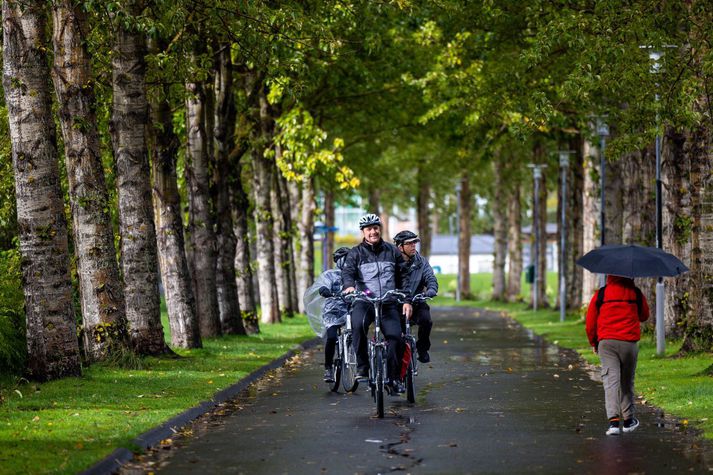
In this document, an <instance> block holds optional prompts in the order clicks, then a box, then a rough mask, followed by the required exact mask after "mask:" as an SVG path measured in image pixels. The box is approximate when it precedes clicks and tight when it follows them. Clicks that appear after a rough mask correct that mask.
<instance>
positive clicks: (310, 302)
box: [304, 269, 349, 337]
mask: <svg viewBox="0 0 713 475" xmlns="http://www.w3.org/2000/svg"><path fill="white" fill-rule="evenodd" d="M322 287H327V288H328V289H329V290H330V292H331V293H332V294H336V295H339V293H340V292H341V291H342V272H341V271H340V270H338V269H330V270H328V271H325V272H323V273H322V275H320V276H319V277H317V280H315V282H314V284H312V285H311V286H310V287H309V288H308V289H307V290H306V291H305V295H304V304H305V313H306V314H307V320H309V324H310V326H311V327H312V330H314V332H315V333H316V334H317V335H319V336H320V337H324V332H325V329H327V328H329V327H331V326H334V325H340V326H341V325H344V323H346V321H347V315H348V314H349V304H347V303H346V302H345V301H344V300H342V298H341V297H329V298H324V297H322V296H321V295H319V289H320V288H322Z"/></svg>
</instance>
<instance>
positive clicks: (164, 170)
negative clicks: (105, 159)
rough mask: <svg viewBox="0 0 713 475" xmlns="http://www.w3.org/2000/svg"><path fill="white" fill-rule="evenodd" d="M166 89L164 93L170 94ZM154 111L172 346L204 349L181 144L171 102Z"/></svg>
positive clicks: (157, 211) (157, 202)
mask: <svg viewBox="0 0 713 475" xmlns="http://www.w3.org/2000/svg"><path fill="white" fill-rule="evenodd" d="M166 89H168V88H167V87H165V88H164V93H166V94H167V93H168V91H167V90H166ZM150 110H151V122H152V124H153V128H152V130H153V137H154V138H153V154H152V155H153V162H152V169H153V183H154V187H153V205H154V221H155V223H156V242H157V244H158V258H159V264H160V268H161V281H162V283H163V289H164V295H165V299H166V308H167V310H168V324H169V327H170V329H171V345H172V346H174V347H177V348H201V347H202V346H203V344H202V342H201V335H200V329H199V327H198V317H197V316H196V307H195V299H194V296H193V287H192V285H191V276H190V273H189V272H188V262H187V260H186V253H185V245H184V240H183V221H182V218H181V198H180V195H179V193H178V176H177V172H176V161H177V156H178V147H179V146H180V144H179V141H178V137H177V136H176V133H175V132H174V130H173V115H172V113H171V107H170V105H169V103H168V100H167V99H157V100H156V101H155V102H154V103H153V104H152V106H151V109H150Z"/></svg>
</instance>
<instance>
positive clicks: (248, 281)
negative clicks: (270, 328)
mask: <svg viewBox="0 0 713 475" xmlns="http://www.w3.org/2000/svg"><path fill="white" fill-rule="evenodd" d="M243 157H244V154H242V155H237V154H236V155H235V156H234V159H233V160H231V163H232V166H231V170H230V198H231V201H232V207H231V208H232V213H233V231H234V234H235V280H236V283H237V287H238V301H239V302H240V310H241V314H242V320H243V325H244V326H245V331H246V332H247V333H248V334H250V335H253V334H256V333H259V332H260V326H259V323H258V318H257V305H256V301H255V286H254V285H253V271H252V266H251V262H250V242H249V238H248V235H249V233H248V216H249V213H250V201H249V200H248V195H247V193H246V192H245V189H244V188H243V181H242V167H243V162H242V160H243Z"/></svg>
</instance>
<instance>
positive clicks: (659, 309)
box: [640, 45, 676, 356]
mask: <svg viewBox="0 0 713 475" xmlns="http://www.w3.org/2000/svg"><path fill="white" fill-rule="evenodd" d="M675 47H676V46H675V45H664V46H663V48H675ZM640 48H642V49H648V50H649V59H650V60H651V69H650V72H651V74H658V73H659V71H660V70H661V63H660V62H659V60H660V59H661V58H662V57H663V55H664V51H663V50H659V49H656V48H653V47H651V46H640ZM656 86H657V88H658V82H657V83H656ZM654 100H655V101H656V247H657V248H659V249H663V201H662V199H663V194H662V188H663V186H662V182H661V134H660V133H659V130H658V127H659V111H658V102H659V93H658V91H657V92H656V93H655V95H654ZM665 303H666V288H665V286H664V281H663V277H659V278H658V280H657V282H656V354H657V355H658V356H663V355H664V354H665V353H666V326H665V324H664V304H665Z"/></svg>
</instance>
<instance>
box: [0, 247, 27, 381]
mask: <svg viewBox="0 0 713 475" xmlns="http://www.w3.org/2000/svg"><path fill="white" fill-rule="evenodd" d="M26 345H27V343H26V337H25V309H24V295H23V293H22V276H21V270H20V252H19V251H18V250H17V249H11V250H8V251H0V377H2V376H7V375H12V374H15V375H18V374H21V372H22V370H23V369H24V367H25V360H26V358H27V346H26ZM3 373H4V374H3Z"/></svg>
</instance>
